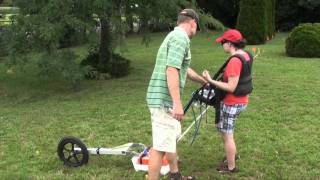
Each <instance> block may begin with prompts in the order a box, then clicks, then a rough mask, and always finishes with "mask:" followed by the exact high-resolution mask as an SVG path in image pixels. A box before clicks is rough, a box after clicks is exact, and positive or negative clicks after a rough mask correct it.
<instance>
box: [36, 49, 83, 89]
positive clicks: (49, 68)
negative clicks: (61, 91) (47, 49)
mask: <svg viewBox="0 0 320 180" xmlns="http://www.w3.org/2000/svg"><path fill="white" fill-rule="evenodd" d="M76 59H77V56H76V55H75V54H74V53H73V52H71V51H69V50H63V51H61V52H55V53H54V54H50V55H49V54H44V55H42V56H40V57H39V59H38V66H39V67H40V70H41V71H40V73H39V76H59V75H60V76H62V78H63V79H65V80H66V81H67V83H68V84H69V85H70V87H71V88H72V89H73V90H78V89H79V85H80V81H81V80H82V79H83V77H84V76H83V75H84V73H85V68H83V67H80V66H79V65H78V63H77V62H75V60H76Z"/></svg>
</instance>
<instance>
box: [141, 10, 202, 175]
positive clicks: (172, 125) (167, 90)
mask: <svg viewBox="0 0 320 180" xmlns="http://www.w3.org/2000/svg"><path fill="white" fill-rule="evenodd" d="M198 22H199V16H198V15H197V13H196V12H195V11H194V10H192V9H184V10H182V11H181V12H180V13H179V15H178V20H177V27H175V28H174V30H173V31H171V32H170V33H169V34H168V35H167V36H166V38H165V39H164V41H163V42H162V44H161V46H160V48H159V50H158V54H157V59H156V64H155V67H154V70H153V73H152V76H151V80H150V82H149V86H148V91H147V103H148V107H149V109H150V113H151V120H152V141H153V145H152V146H153V147H152V150H151V152H150V159H149V172H148V177H149V179H150V180H157V179H159V172H160V168H161V164H162V158H163V156H164V155H165V154H166V158H167V159H168V161H169V165H170V175H169V178H170V179H194V178H193V177H191V176H190V177H184V176H182V175H181V174H180V172H179V170H178V163H177V153H176V143H177V139H178V137H179V136H180V135H181V124H180V121H181V120H182V119H183V116H184V112H183V106H182V103H181V98H180V97H181V93H182V90H183V88H184V86H185V82H186V77H188V78H189V79H191V80H193V81H196V82H199V83H201V84H204V83H207V82H206V80H205V79H204V78H203V77H202V76H200V75H198V74H197V73H196V72H195V71H193V70H192V69H191V68H190V67H189V66H190V61H191V53H190V39H191V38H192V37H193V36H194V35H195V34H196V31H197V26H198V24H197V23H198Z"/></svg>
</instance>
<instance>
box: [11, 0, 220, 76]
mask: <svg viewBox="0 0 320 180" xmlns="http://www.w3.org/2000/svg"><path fill="white" fill-rule="evenodd" d="M13 2H14V5H15V6H17V7H19V8H20V13H19V15H18V16H16V17H15V23H14V24H13V25H12V26H11V28H10V30H9V35H8V37H9V38H8V39H7V41H8V42H9V43H8V44H9V46H10V48H9V49H10V51H11V53H10V54H11V57H12V58H11V59H12V61H11V62H12V63H17V62H19V61H18V60H19V59H21V56H20V55H25V54H28V53H30V52H31V51H36V52H41V54H42V55H43V56H40V58H39V59H38V63H39V65H40V66H41V68H42V69H44V72H52V71H57V72H62V73H63V72H65V73H63V74H64V75H65V76H66V77H72V76H73V74H74V72H77V68H76V69H74V64H75V61H74V59H72V58H71V57H74V55H72V52H70V51H65V50H59V49H61V48H63V47H65V46H68V45H70V44H71V45H72V44H73V43H74V42H78V41H75V40H78V39H85V37H87V36H90V34H92V33H97V32H99V33H100V35H99V38H100V39H99V42H98V45H99V46H98V52H99V53H98V54H99V55H98V65H99V67H100V70H101V71H106V72H108V71H109V70H110V68H111V65H110V61H111V60H112V57H113V52H114V49H115V47H116V46H117V45H118V44H119V42H122V41H123V38H124V37H125V33H126V32H127V31H128V29H129V26H128V23H129V22H132V19H134V20H135V21H136V22H137V23H139V24H140V25H139V26H140V30H141V31H142V32H146V31H147V30H148V27H149V26H150V24H152V22H155V21H157V22H159V21H161V22H164V23H171V24H174V23H175V22H174V19H175V18H176V16H177V13H178V12H179V11H180V10H181V9H182V8H185V7H193V8H196V5H195V4H196V3H195V0H161V1H158V0H28V1H26V0H14V1H13ZM199 12H200V14H201V16H203V17H205V18H203V19H205V22H204V21H201V24H204V23H211V24H212V25H213V26H219V23H217V21H215V20H214V19H213V18H212V17H211V16H204V15H203V13H202V11H201V10H200V11H199ZM130 20H131V21H130ZM62 57H63V58H62ZM65 57H69V58H65ZM23 59H24V60H26V59H28V58H23ZM24 62H25V61H24ZM68 68H69V69H68ZM70 68H71V69H72V68H73V69H72V70H70ZM78 70H79V69H78ZM70 72H72V74H71V73H70ZM79 77H80V76H79V75H77V76H76V78H79ZM73 79H74V78H71V80H72V82H75V81H74V80H73Z"/></svg>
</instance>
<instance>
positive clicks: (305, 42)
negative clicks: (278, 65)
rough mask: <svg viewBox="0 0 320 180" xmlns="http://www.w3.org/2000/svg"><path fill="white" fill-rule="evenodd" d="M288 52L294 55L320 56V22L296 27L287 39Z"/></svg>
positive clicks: (289, 54)
mask: <svg viewBox="0 0 320 180" xmlns="http://www.w3.org/2000/svg"><path fill="white" fill-rule="evenodd" d="M286 54H287V55H288V56H292V57H320V23H315V24H311V23H306V24H301V25H299V26H297V27H296V28H294V29H293V30H292V32H291V33H290V34H289V37H288V38H287V39H286Z"/></svg>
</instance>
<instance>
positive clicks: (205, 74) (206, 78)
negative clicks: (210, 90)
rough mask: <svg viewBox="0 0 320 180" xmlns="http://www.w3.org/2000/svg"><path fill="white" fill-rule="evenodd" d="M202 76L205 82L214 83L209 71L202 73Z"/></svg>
mask: <svg viewBox="0 0 320 180" xmlns="http://www.w3.org/2000/svg"><path fill="white" fill-rule="evenodd" d="M202 76H203V78H204V79H205V80H207V81H209V82H210V81H212V79H211V76H210V73H209V71H208V70H206V69H205V70H204V71H203V72H202Z"/></svg>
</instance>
